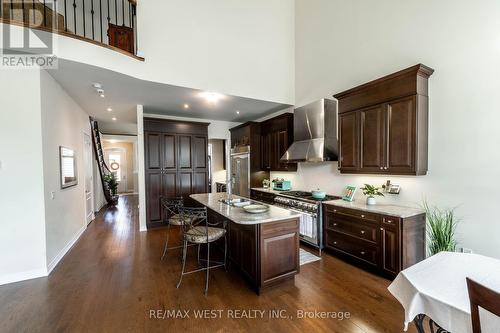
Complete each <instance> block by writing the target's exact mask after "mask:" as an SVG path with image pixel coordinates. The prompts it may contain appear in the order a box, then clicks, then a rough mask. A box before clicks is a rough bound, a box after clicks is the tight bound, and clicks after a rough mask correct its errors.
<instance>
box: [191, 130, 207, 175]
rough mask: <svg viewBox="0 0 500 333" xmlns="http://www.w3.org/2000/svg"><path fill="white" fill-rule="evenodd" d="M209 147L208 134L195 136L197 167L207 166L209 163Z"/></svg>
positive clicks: (194, 147) (194, 146)
mask: <svg viewBox="0 0 500 333" xmlns="http://www.w3.org/2000/svg"><path fill="white" fill-rule="evenodd" d="M207 147H208V139H207V137H206V136H194V137H193V156H194V168H195V169H206V168H207V163H208V161H207V157H208V154H207Z"/></svg>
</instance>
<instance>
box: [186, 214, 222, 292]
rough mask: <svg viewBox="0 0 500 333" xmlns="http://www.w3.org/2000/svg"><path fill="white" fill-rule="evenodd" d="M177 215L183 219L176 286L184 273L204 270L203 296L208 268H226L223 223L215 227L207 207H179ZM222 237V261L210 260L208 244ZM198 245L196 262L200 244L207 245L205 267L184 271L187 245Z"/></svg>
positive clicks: (206, 288)
mask: <svg viewBox="0 0 500 333" xmlns="http://www.w3.org/2000/svg"><path fill="white" fill-rule="evenodd" d="M179 215H180V216H181V219H183V220H184V221H185V223H184V224H183V225H182V228H183V252H182V254H183V258H182V272H181V276H180V278H179V282H178V283H177V288H179V287H180V285H181V282H182V277H183V276H184V275H186V274H191V273H196V272H201V271H206V279H205V296H206V295H207V293H208V281H209V277H210V270H211V269H214V268H217V267H222V266H224V268H226V257H227V238H226V229H225V223H224V224H223V227H222V228H218V227H215V226H216V225H219V223H217V224H213V223H210V222H209V220H208V216H207V208H206V207H203V208H191V207H180V208H179ZM221 238H224V261H222V262H221V261H211V260H210V244H211V243H213V242H215V241H217V240H219V239H221ZM190 244H193V245H198V263H199V262H200V246H201V245H206V247H207V257H206V259H203V261H205V262H206V267H202V268H198V269H195V270H191V271H187V272H186V270H185V269H186V257H187V247H188V246H189V245H190Z"/></svg>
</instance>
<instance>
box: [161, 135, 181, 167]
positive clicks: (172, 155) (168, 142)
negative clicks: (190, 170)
mask: <svg viewBox="0 0 500 333" xmlns="http://www.w3.org/2000/svg"><path fill="white" fill-rule="evenodd" d="M162 150H163V157H162V163H163V166H162V168H163V169H164V170H175V169H177V138H176V136H175V135H174V134H164V135H163V148H162Z"/></svg>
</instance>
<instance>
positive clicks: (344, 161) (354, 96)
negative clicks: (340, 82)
mask: <svg viewBox="0 0 500 333" xmlns="http://www.w3.org/2000/svg"><path fill="white" fill-rule="evenodd" d="M433 72H434V70H433V69H431V68H429V67H427V66H424V65H422V64H419V65H416V66H413V67H410V68H407V69H405V70H402V71H399V72H396V73H394V74H391V75H388V76H385V77H383V78H380V79H378V80H375V81H372V82H369V83H366V84H363V85H361V86H358V87H356V88H353V89H350V90H347V91H344V92H342V93H339V94H336V95H334V97H335V98H336V99H337V100H338V102H339V125H338V126H339V129H338V130H339V145H340V149H339V155H340V156H339V169H340V171H341V172H342V173H376V174H395V175H425V174H426V173H427V137H428V104H429V98H428V83H427V81H428V78H429V76H430V75H431V74H432V73H433Z"/></svg>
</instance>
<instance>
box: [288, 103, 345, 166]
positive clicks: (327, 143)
mask: <svg viewBox="0 0 500 333" xmlns="http://www.w3.org/2000/svg"><path fill="white" fill-rule="evenodd" d="M293 136H294V141H293V144H292V145H291V146H290V148H288V150H287V151H286V153H285V154H284V155H283V156H282V157H281V161H282V162H323V161H337V160H338V138H337V102H336V101H334V100H331V99H326V98H323V99H321V100H319V101H316V102H313V103H310V104H307V105H304V106H302V107H300V108H297V109H295V110H294V115H293Z"/></svg>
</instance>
